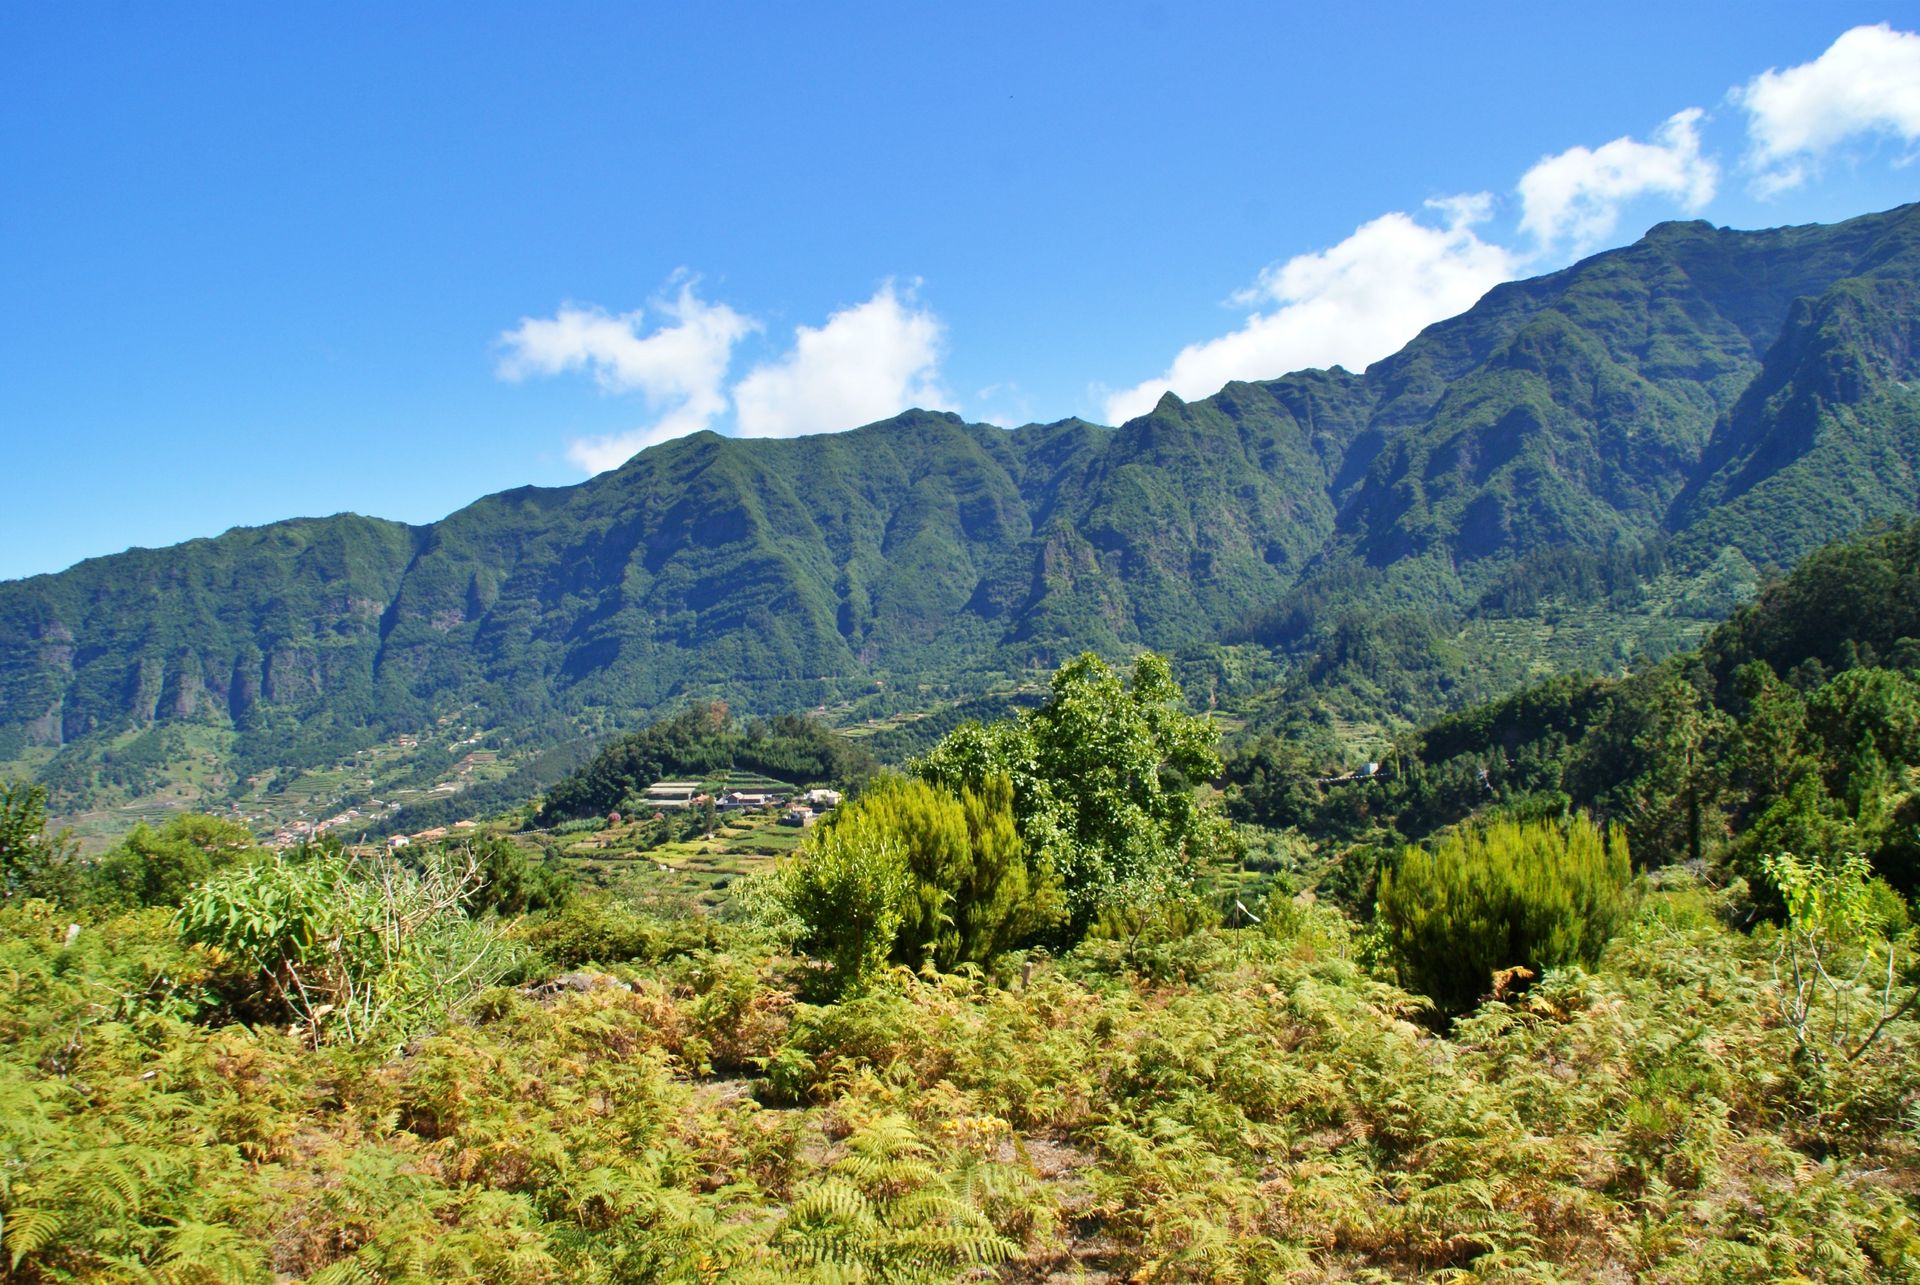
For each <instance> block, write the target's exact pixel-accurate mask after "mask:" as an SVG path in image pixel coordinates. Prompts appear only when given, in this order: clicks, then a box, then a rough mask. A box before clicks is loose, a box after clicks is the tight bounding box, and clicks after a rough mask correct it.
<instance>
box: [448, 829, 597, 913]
mask: <svg viewBox="0 0 1920 1285" xmlns="http://www.w3.org/2000/svg"><path fill="white" fill-rule="evenodd" d="M452 846H454V847H455V848H459V847H462V846H464V847H465V848H466V849H468V850H469V851H470V852H471V853H472V857H473V860H474V862H475V864H476V867H477V869H476V872H475V873H476V878H477V883H478V886H477V887H476V888H475V889H474V891H473V893H472V894H471V895H470V896H469V897H468V898H467V903H466V904H467V909H468V911H469V913H472V914H482V913H486V912H489V911H491V912H494V913H496V914H502V915H519V914H526V913H529V912H533V911H540V910H550V909H553V908H555V907H558V906H563V905H565V904H566V902H567V899H568V898H569V897H571V896H572V895H573V879H572V876H570V875H569V874H568V873H567V872H566V870H565V868H563V867H562V866H561V865H560V864H559V863H558V862H555V861H547V860H530V859H528V857H527V853H526V850H525V849H524V848H522V847H521V846H520V845H519V844H517V843H515V842H513V841H512V840H511V839H508V838H507V837H506V836H504V835H499V834H482V835H479V836H477V837H475V838H471V839H463V840H453V841H452ZM442 859H443V860H444V859H445V858H444V856H443V857H442Z"/></svg>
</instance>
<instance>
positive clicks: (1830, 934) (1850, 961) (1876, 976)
mask: <svg viewBox="0 0 1920 1285" xmlns="http://www.w3.org/2000/svg"><path fill="white" fill-rule="evenodd" d="M1762 865H1763V867H1764V869H1765V872H1766V876H1767V878H1768V879H1769V880H1770V881H1771V882H1772V884H1773V886H1774V887H1775V888H1776V889H1777V890H1778V892H1779V894H1780V898H1781V900H1782V901H1783V902H1784V903H1785V905H1786V912H1787V913H1786V922H1785V923H1784V924H1783V925H1782V926H1781V929H1780V933H1779V946H1778V949H1777V950H1776V951H1775V953H1774V979H1775V981H1776V982H1777V983H1778V986H1777V992H1776V993H1777V994H1778V996H1779V1005H1780V1017H1781V1020H1782V1022H1784V1023H1785V1025H1786V1026H1787V1028H1788V1029H1789V1030H1791V1031H1792V1032H1793V1034H1794V1038H1795V1039H1796V1040H1798V1041H1799V1044H1800V1047H1801V1048H1802V1049H1803V1050H1805V1051H1806V1053H1807V1054H1808V1055H1809V1056H1810V1057H1812V1058H1813V1059H1814V1060H1815V1061H1816V1062H1822V1063H1824V1062H1825V1061H1827V1060H1828V1059H1829V1058H1832V1057H1835V1056H1839V1057H1844V1058H1845V1059H1847V1060H1848V1061H1852V1060H1854V1059H1856V1058H1858V1057H1859V1056H1860V1055H1861V1054H1862V1053H1864V1052H1866V1050H1867V1049H1868V1048H1869V1047H1870V1046H1871V1045H1872V1044H1873V1042H1874V1041H1875V1040H1877V1039H1879V1038H1880V1036H1881V1035H1882V1034H1883V1033H1884V1032H1885V1031H1886V1029H1887V1027H1888V1026H1889V1025H1890V1024H1891V1023H1893V1022H1894V1021H1895V1020H1897V1019H1898V1018H1900V1017H1902V1016H1904V1015H1905V1014H1906V1013H1907V1012H1908V1011H1909V1010H1911V1009H1912V1008H1913V1007H1914V1004H1915V1003H1916V1001H1920V985H1916V984H1915V971H1916V970H1915V965H1914V950H1913V946H1914V943H1913V933H1912V930H1911V929H1908V928H1906V926H1905V924H1904V922H1901V923H1900V924H1898V925H1897V927H1896V928H1895V931H1893V932H1889V931H1887V925H1886V923H1885V919H1886V916H1885V915H1884V914H1883V913H1876V910H1877V903H1879V902H1881V901H1883V900H1888V899H1890V900H1891V901H1892V902H1893V904H1894V905H1896V906H1897V905H1898V904H1899V902H1898V897H1897V896H1896V895H1895V894H1894V893H1893V892H1892V890H1891V889H1889V888H1888V887H1887V886H1886V884H1885V883H1883V882H1880V881H1878V880H1875V879H1873V877H1872V874H1871V870H1870V867H1869V866H1868V863H1867V859H1866V857H1865V856H1864V855H1863V854H1861V853H1858V852H1848V853H1843V854H1842V855H1841V856H1840V857H1839V858H1838V859H1828V860H1822V859H1820V858H1809V859H1802V858H1800V857H1796V856H1795V855H1793V854H1792V853H1790V852H1781V853H1777V854H1768V855H1767V856H1766V857H1764V858H1762ZM1899 918H1900V919H1901V920H1902V921H1904V919H1905V915H1904V914H1901V915H1900V916H1899Z"/></svg>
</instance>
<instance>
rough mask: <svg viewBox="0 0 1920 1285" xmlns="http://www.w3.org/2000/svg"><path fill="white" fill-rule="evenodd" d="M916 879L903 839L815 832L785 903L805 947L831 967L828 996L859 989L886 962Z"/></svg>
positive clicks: (784, 891) (852, 830) (877, 831)
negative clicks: (801, 929) (799, 925)
mask: <svg viewBox="0 0 1920 1285" xmlns="http://www.w3.org/2000/svg"><path fill="white" fill-rule="evenodd" d="M912 879H913V876H912V873H911V872H910V871H909V869H908V867H907V854H906V847H905V844H904V843H903V842H902V841H901V839H900V837H899V836H898V835H895V834H892V833H888V832H886V831H884V830H882V829H881V828H879V827H877V826H869V825H863V824H859V823H856V824H853V825H848V826H835V827H832V828H830V829H824V830H820V831H818V832H816V833H815V835H814V836H813V837H812V839H811V841H810V842H809V844H808V845H807V848H806V851H805V852H804V853H803V854H802V855H801V856H800V858H799V859H798V860H796V861H795V862H794V863H793V864H792V865H791V866H789V867H788V868H787V870H786V871H785V877H784V879H783V882H782V888H781V901H782V903H783V904H784V905H785V907H786V909H787V910H788V912H789V913H791V914H792V915H793V917H794V918H795V919H797V920H798V921H799V922H800V924H801V925H802V926H803V929H804V931H803V933H802V936H801V937H800V941H799V944H800V946H801V948H802V949H804V950H806V951H807V952H808V953H810V954H812V955H814V956H815V957H816V958H818V959H821V960H822V961H824V962H825V963H826V965H827V968H828V973H827V975H826V977H825V978H824V985H825V987H826V989H827V990H828V991H829V992H830V993H833V994H846V993H849V992H852V991H857V990H860V989H861V988H863V987H865V986H866V985H868V984H869V983H870V982H871V981H872V980H873V979H874V977H875V976H876V975H877V974H878V973H879V971H880V968H881V966H882V965H884V964H885V963H886V962H887V957H888V956H889V955H890V954H891V953H892V951H893V946H894V940H895V938H896V937H897V936H898V935H899V932H900V926H901V924H902V923H903V922H905V920H906V917H907V901H908V898H909V897H911V896H912V895H913V883H912Z"/></svg>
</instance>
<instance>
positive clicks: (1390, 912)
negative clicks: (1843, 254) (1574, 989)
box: [1380, 816, 1631, 1014]
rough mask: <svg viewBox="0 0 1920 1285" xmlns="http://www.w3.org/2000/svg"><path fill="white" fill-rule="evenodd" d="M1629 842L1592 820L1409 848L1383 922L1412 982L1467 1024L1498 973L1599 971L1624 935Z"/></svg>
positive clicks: (1384, 902)
mask: <svg viewBox="0 0 1920 1285" xmlns="http://www.w3.org/2000/svg"><path fill="white" fill-rule="evenodd" d="M1630 877H1631V870H1630V865H1629V862H1628V859H1627V839H1626V835H1625V834H1624V833H1623V832H1622V831H1621V830H1619V829H1618V828H1615V829H1614V830H1613V831H1611V832H1610V833H1606V834H1603V833H1602V832H1601V830H1600V828H1599V827H1598V826H1597V825H1595V824H1594V823H1593V821H1592V820H1590V819H1589V818H1587V817H1585V816H1577V817H1574V818H1573V819H1572V820H1571V821H1570V822H1569V823H1567V824H1566V825H1564V826H1562V825H1557V824H1554V823H1552V822H1527V823H1522V822H1498V823H1495V824H1494V825H1491V826H1488V827H1485V828H1473V829H1467V830H1463V831H1460V832H1456V833H1455V834H1453V835H1451V836H1449V837H1448V838H1447V839H1446V840H1445V841H1443V842H1442V843H1441V844H1440V846H1439V847H1438V848H1437V849H1435V850H1434V851H1431V852H1429V851H1426V850H1424V849H1421V848H1408V849H1407V850H1406V851H1405V852H1404V853H1403V854H1402V855H1401V858H1400V863H1399V867H1398V868H1397V869H1393V870H1386V871H1383V872H1382V873H1381V876H1380V922H1381V923H1382V925H1383V926H1384V927H1385V929H1386V933H1387V940H1388V942H1389V944H1390V945H1391V946H1392V948H1393V951H1394V955H1395V957H1396V959H1397V960H1398V962H1399V965H1400V968H1401V974H1402V977H1403V978H1404V979H1405V980H1406V982H1407V983H1408V984H1409V985H1410V986H1412V987H1413V989H1415V990H1418V991H1420V992H1422V993H1424V994H1425V995H1427V996H1428V997H1429V998H1431V999H1432V1000H1433V1001H1434V1003H1435V1004H1436V1005H1437V1006H1438V1007H1439V1009H1440V1011H1441V1012H1443V1013H1447V1014H1457V1013H1463V1012H1465V1011H1467V1010H1468V1009H1470V1008H1472V1007H1473V1005H1474V1003H1475V1002H1476V1001H1477V1000H1478V999H1479V998H1480V997H1481V996H1482V995H1485V994H1486V993H1487V992H1488V991H1489V989H1490V988H1491V987H1492V986H1493V982H1494V974H1495V973H1496V971H1499V970H1502V969H1509V968H1525V969H1528V970H1530V971H1531V972H1532V973H1533V974H1535V975H1537V974H1539V973H1541V972H1543V971H1545V970H1546V969H1549V968H1556V967H1559V966H1561V965H1564V964H1574V963H1577V964H1585V965H1592V964H1593V963H1594V962H1596V961H1597V960H1598V959H1599V957H1600V951H1601V949H1602V948H1603V947H1604V946H1605V945H1606V944H1607V941H1608V939H1610V938H1611V937H1612V936H1613V934H1614V931H1615V930H1616V929H1617V928H1618V926H1619V925H1620V923H1621V921H1622V918H1623V917H1624V915H1625V913H1626V910H1627V907H1628V898H1627V885H1628V880H1629V879H1630Z"/></svg>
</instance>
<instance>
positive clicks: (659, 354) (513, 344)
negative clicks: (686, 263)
mask: <svg viewBox="0 0 1920 1285" xmlns="http://www.w3.org/2000/svg"><path fill="white" fill-rule="evenodd" d="M653 306H654V307H655V308H656V309H658V310H659V311H660V312H661V313H663V314H664V315H665V316H666V318H667V319H668V321H669V323H670V324H667V325H662V326H660V327H658V328H656V329H655V330H654V331H653V333H651V334H647V335H644V336H643V334H642V328H643V326H644V323H645V314H644V313H642V312H640V311H638V310H636V311H633V312H627V313H620V314H618V315H614V314H611V313H608V312H606V311H605V310H604V309H601V308H593V307H586V308H583V307H578V306H576V305H573V304H566V305H564V306H562V307H561V308H560V310H559V311H558V312H557V313H555V314H554V315H553V316H552V317H550V318H544V319H540V318H533V317H523V318H521V320H520V324H519V326H517V327H516V328H514V329H513V330H509V331H506V332H504V333H503V334H502V335H501V336H500V344H501V350H502V351H501V354H500V358H499V361H498V363H497V364H496V366H495V371H496V373H497V374H498V375H499V376H500V378H502V379H506V380H510V381H514V382H518V381H520V380H523V379H526V378H528V377H530V376H535V375H558V374H563V373H567V372H571V371H585V372H589V373H591V374H592V375H593V378H594V380H595V382H596V383H598V384H599V385H600V387H601V388H602V389H604V390H605V391H607V392H610V393H626V392H638V393H640V394H641V395H642V396H643V397H644V398H645V400H646V403H647V406H648V408H649V409H650V410H652V411H654V412H656V418H655V419H654V420H653V422H652V423H649V424H646V425H643V426H641V427H639V428H635V429H633V430H632V431H630V432H625V433H614V434H610V435H607V436H604V437H592V438H578V439H576V440H574V441H572V442H569V443H568V444H567V458H568V459H570V460H572V461H573V462H574V463H575V464H577V465H579V466H580V467H581V468H583V469H585V470H586V471H588V472H590V473H599V472H602V471H604V470H606V469H610V468H617V467H619V466H620V465H621V464H623V463H625V462H626V460H627V459H628V457H630V456H631V455H633V454H634V452H636V451H640V450H644V449H645V448H646V447H649V446H652V445H655V444H656V443H659V442H664V441H667V440H669V439H671V438H675V437H680V436H683V435H685V434H687V433H692V432H697V431H699V430H700V429H703V428H706V427H708V426H709V425H711V424H712V423H713V422H714V420H716V419H718V418H719V417H720V416H721V415H723V414H725V413H726V409H727V397H726V394H725V392H724V391H722V385H723V384H724V383H725V381H726V377H727V366H728V364H729V363H730V362H731V361H732V359H733V348H734V345H735V344H737V343H739V342H740V340H741V339H743V338H745V337H746V336H747V335H748V334H749V333H751V332H752V331H755V330H758V329H759V328H760V325H759V323H758V322H756V321H754V320H753V319H752V318H751V317H746V316H742V315H741V314H740V313H737V312H735V311H734V310H733V309H731V308H729V307H727V306H726V305H725V304H721V303H711V304H710V303H707V302H705V301H703V300H702V299H701V298H700V297H699V296H698V295H697V294H696V293H695V292H694V283H693V282H692V281H684V282H682V283H681V286H680V292H679V293H678V294H677V295H675V296H673V297H671V298H668V299H664V300H661V301H658V302H656V303H655V304H654V305H653Z"/></svg>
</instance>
